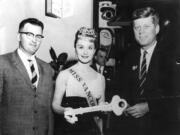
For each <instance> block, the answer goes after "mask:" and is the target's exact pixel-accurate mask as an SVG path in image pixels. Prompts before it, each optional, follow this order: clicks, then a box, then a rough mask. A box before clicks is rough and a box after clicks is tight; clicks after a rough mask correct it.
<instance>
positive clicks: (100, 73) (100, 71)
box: [98, 66, 101, 74]
mask: <svg viewBox="0 0 180 135" xmlns="http://www.w3.org/2000/svg"><path fill="white" fill-rule="evenodd" d="M98 72H99V73H100V74H101V66H99V70H98Z"/></svg>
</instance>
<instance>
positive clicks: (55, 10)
mask: <svg viewBox="0 0 180 135" xmlns="http://www.w3.org/2000/svg"><path fill="white" fill-rule="evenodd" d="M45 15H46V16H49V17H54V18H61V17H62V0H45Z"/></svg>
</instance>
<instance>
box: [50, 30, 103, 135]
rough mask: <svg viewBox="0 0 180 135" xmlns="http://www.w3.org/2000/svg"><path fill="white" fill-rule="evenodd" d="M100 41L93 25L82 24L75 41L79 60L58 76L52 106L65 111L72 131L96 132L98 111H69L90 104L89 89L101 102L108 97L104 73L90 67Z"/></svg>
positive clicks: (79, 134) (82, 134) (78, 134)
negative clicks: (76, 113)
mask: <svg viewBox="0 0 180 135" xmlns="http://www.w3.org/2000/svg"><path fill="white" fill-rule="evenodd" d="M97 45H98V44H97V35H96V33H95V31H94V30H93V29H91V28H85V27H82V28H80V29H79V30H78V31H77V33H76V36H75V43H74V48H75V53H76V56H77V59H78V62H77V63H76V64H75V65H73V66H71V67H70V68H68V69H66V70H63V71H61V72H60V73H59V75H58V77H57V80H56V87H55V93H54V99H53V103H52V107H53V110H54V111H55V112H56V113H58V114H62V115H64V118H65V120H66V122H67V123H66V126H67V127H66V129H67V131H68V134H70V135H85V134H86V135H92V134H94V127H95V126H96V123H95V119H94V118H97V117H95V116H94V115H96V114H95V113H94V114H93V113H87V114H83V115H66V114H71V113H72V114H73V111H74V109H75V108H79V107H88V106H89V104H88V100H87V97H88V94H87V91H89V93H91V95H92V97H93V98H94V99H95V101H97V104H102V103H104V100H105V99H104V93H105V79H104V76H103V75H101V74H99V73H98V72H96V71H95V70H94V69H92V68H91V67H90V64H91V61H92V59H93V56H94V54H95V52H96V49H97V47H98V46H97ZM82 82H84V83H85V85H84V83H82ZM90 98H91V97H90ZM90 102H91V101H90ZM92 114H93V115H92Z"/></svg>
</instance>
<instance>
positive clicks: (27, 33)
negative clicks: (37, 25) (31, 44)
mask: <svg viewBox="0 0 180 135" xmlns="http://www.w3.org/2000/svg"><path fill="white" fill-rule="evenodd" d="M19 33H21V34H26V37H27V38H28V39H30V40H33V39H34V37H35V39H36V41H41V40H42V38H44V36H43V35H39V34H37V35H35V34H33V33H31V32H19Z"/></svg>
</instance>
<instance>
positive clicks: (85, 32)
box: [78, 27, 97, 38]
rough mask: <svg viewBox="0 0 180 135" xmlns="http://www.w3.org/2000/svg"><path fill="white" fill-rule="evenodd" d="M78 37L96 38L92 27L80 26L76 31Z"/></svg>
mask: <svg viewBox="0 0 180 135" xmlns="http://www.w3.org/2000/svg"><path fill="white" fill-rule="evenodd" d="M78 37H90V38H96V37H97V34H96V32H95V30H94V29H92V28H86V27H81V28H80V29H79V31H78Z"/></svg>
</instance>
